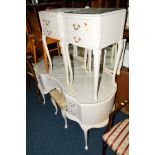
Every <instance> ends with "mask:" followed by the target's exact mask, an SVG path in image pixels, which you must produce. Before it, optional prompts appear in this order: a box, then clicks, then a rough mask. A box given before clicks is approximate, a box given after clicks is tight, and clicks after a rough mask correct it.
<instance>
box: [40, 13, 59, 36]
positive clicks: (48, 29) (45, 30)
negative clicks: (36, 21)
mask: <svg viewBox="0 0 155 155" xmlns="http://www.w3.org/2000/svg"><path fill="white" fill-rule="evenodd" d="M39 17H40V22H41V27H42V34H44V35H45V36H47V37H52V38H57V31H58V26H57V24H56V23H57V22H56V18H55V17H52V16H50V15H48V14H47V15H46V14H44V15H39Z"/></svg>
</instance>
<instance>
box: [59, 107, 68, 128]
mask: <svg viewBox="0 0 155 155" xmlns="http://www.w3.org/2000/svg"><path fill="white" fill-rule="evenodd" d="M61 114H62V117H63V118H64V121H65V128H68V125H67V117H66V108H62V109H61Z"/></svg>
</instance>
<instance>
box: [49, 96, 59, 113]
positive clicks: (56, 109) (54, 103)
mask: <svg viewBox="0 0 155 155" xmlns="http://www.w3.org/2000/svg"><path fill="white" fill-rule="evenodd" d="M51 101H52V103H53V105H54V107H55V113H54V114H55V115H57V113H58V107H57V105H56V102H55V100H54V99H53V98H52V97H51Z"/></svg>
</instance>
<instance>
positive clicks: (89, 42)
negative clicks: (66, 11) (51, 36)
mask: <svg viewBox="0 0 155 155" xmlns="http://www.w3.org/2000/svg"><path fill="white" fill-rule="evenodd" d="M64 27H65V30H64V40H65V41H67V42H69V43H71V44H74V45H77V46H81V47H86V48H90V49H92V48H93V47H94V46H96V43H97V35H98V32H97V31H98V30H97V28H98V24H96V23H95V20H93V19H76V18H67V17H65V18H64Z"/></svg>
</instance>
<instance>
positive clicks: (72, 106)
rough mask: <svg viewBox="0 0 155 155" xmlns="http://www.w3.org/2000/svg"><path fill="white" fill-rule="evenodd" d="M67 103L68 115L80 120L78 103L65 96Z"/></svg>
mask: <svg viewBox="0 0 155 155" xmlns="http://www.w3.org/2000/svg"><path fill="white" fill-rule="evenodd" d="M65 99H66V102H67V113H69V114H70V115H72V116H74V117H76V118H78V119H80V109H79V105H78V103H77V101H76V100H75V99H73V98H72V97H70V96H67V95H65Z"/></svg>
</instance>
